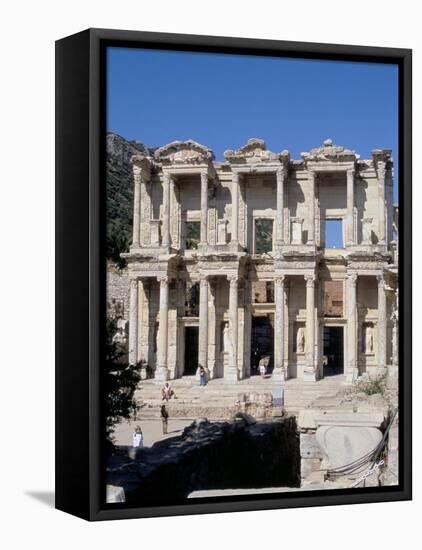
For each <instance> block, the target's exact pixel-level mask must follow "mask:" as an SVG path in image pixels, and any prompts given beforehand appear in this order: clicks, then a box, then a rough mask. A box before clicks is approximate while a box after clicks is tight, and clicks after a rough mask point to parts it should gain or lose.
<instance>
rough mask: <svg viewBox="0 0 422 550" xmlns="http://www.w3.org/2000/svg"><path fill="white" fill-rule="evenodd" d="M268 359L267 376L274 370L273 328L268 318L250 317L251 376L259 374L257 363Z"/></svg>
mask: <svg viewBox="0 0 422 550" xmlns="http://www.w3.org/2000/svg"><path fill="white" fill-rule="evenodd" d="M261 359H268V367H267V374H271V373H272V371H273V368H274V327H273V325H272V323H271V320H270V318H269V317H268V316H265V317H252V334H251V375H255V374H259V361H260V360H261Z"/></svg>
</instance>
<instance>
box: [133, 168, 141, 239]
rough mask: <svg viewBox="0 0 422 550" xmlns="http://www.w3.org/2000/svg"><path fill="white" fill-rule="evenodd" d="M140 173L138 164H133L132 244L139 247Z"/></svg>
mask: <svg viewBox="0 0 422 550" xmlns="http://www.w3.org/2000/svg"><path fill="white" fill-rule="evenodd" d="M141 173H142V170H141V168H139V166H136V165H134V166H133V179H134V182H135V186H134V190H133V236H132V246H133V247H135V248H139V245H140V242H139V235H140V229H141Z"/></svg>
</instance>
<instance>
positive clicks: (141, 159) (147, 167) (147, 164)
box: [131, 155, 154, 181]
mask: <svg viewBox="0 0 422 550" xmlns="http://www.w3.org/2000/svg"><path fill="white" fill-rule="evenodd" d="M131 162H132V170H133V175H134V177H135V178H141V179H143V180H144V181H145V180H149V179H151V169H152V166H153V164H154V163H153V161H152V159H151V158H150V157H147V156H145V155H134V156H133V157H132V158H131Z"/></svg>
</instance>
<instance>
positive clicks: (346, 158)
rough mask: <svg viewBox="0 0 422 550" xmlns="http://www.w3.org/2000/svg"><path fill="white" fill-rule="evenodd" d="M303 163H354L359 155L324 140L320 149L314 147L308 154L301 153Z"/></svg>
mask: <svg viewBox="0 0 422 550" xmlns="http://www.w3.org/2000/svg"><path fill="white" fill-rule="evenodd" d="M301 157H302V158H303V160H304V161H305V162H308V161H311V162H327V161H329V162H355V161H356V160H358V159H359V155H357V154H356V153H355V151H352V150H351V149H346V148H345V147H343V146H342V145H334V144H333V142H332V140H331V139H326V140H325V141H324V143H323V144H322V146H321V147H315V148H314V149H311V150H310V151H309V152H305V153H301Z"/></svg>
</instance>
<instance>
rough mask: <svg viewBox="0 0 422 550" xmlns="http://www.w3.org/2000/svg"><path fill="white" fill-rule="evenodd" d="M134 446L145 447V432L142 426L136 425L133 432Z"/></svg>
mask: <svg viewBox="0 0 422 550" xmlns="http://www.w3.org/2000/svg"><path fill="white" fill-rule="evenodd" d="M133 446H134V447H143V446H144V434H143V433H142V429H141V426H136V428H135V431H134V433H133Z"/></svg>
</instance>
